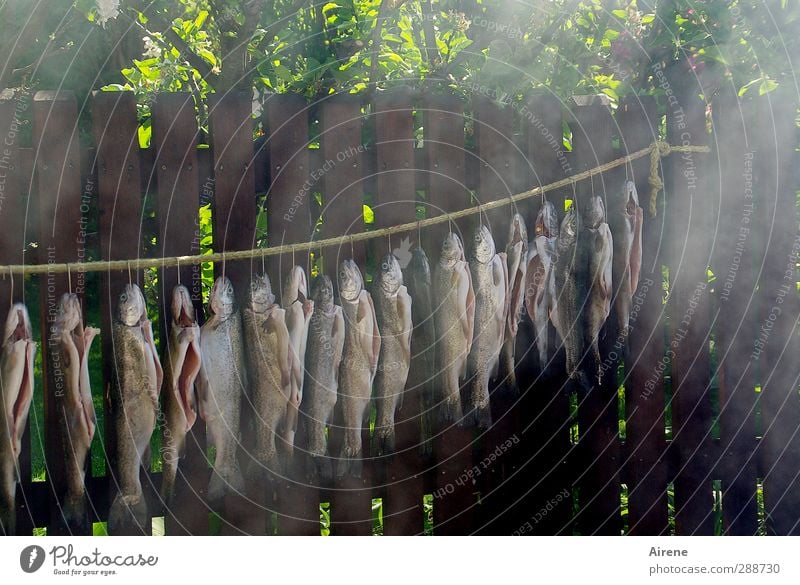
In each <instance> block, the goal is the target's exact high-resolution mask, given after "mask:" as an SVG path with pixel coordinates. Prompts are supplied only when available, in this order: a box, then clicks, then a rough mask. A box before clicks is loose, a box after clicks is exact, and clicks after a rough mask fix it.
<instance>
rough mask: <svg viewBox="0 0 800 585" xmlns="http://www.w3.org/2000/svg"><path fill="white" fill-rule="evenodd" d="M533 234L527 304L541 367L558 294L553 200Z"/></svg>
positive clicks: (546, 355) (541, 211)
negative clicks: (555, 271) (554, 265)
mask: <svg viewBox="0 0 800 585" xmlns="http://www.w3.org/2000/svg"><path fill="white" fill-rule="evenodd" d="M534 234H535V235H534V238H533V240H532V241H531V243H530V246H529V248H528V258H527V264H528V270H527V272H526V275H525V279H526V284H525V308H526V310H527V313H528V316H529V317H530V319H531V321H532V322H533V327H534V331H535V333H536V350H537V354H538V357H539V368H540V369H541V370H544V369H545V368H546V367H547V364H548V363H549V361H550V357H551V355H550V353H551V350H550V340H549V322H550V313H551V309H552V306H553V303H554V298H555V282H554V278H553V263H554V261H555V256H556V238H557V237H558V222H557V216H556V210H555V207H554V206H553V204H552V203H550V202H549V201H544V202H543V203H542V206H541V207H540V208H539V213H538V214H537V216H536V223H535V224H534Z"/></svg>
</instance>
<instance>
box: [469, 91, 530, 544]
mask: <svg viewBox="0 0 800 585" xmlns="http://www.w3.org/2000/svg"><path fill="white" fill-rule="evenodd" d="M472 106H473V124H474V128H475V138H476V152H475V157H476V159H475V161H474V162H473V163H472V164H478V165H479V172H478V176H479V183H478V185H479V187H478V190H477V191H478V192H477V197H478V200H479V201H481V202H487V201H494V200H497V199H503V198H504V197H507V196H509V195H512V194H513V193H514V190H515V174H516V172H517V169H516V168H515V167H512V161H515V160H516V158H515V156H514V155H515V152H514V151H515V145H514V115H513V114H514V112H513V110H512V109H511V107H510V106H507V107H501V106H499V105H498V104H497V103H496V102H494V101H492V100H490V99H488V98H486V97H483V96H477V97H476V98H475V99H474V100H473V104H472ZM515 211H516V208H515V207H514V206H507V207H502V208H498V209H494V210H491V211H489V212H488V213H486V216H485V217H484V218H483V219H484V221H486V222H487V225H488V226H489V228H490V229H491V232H492V236H493V238H494V241H495V246H496V248H497V251H498V252H504V251H505V249H506V245H507V243H508V226H509V224H510V218H511V216H512V214H513V213H514V212H515ZM527 221H528V220H527V218H526V223H527ZM503 365H504V364H503V363H502V360H501V364H500V366H501V367H500V370H499V375H498V377H497V379H496V380H493V381H492V382H491V386H490V391H491V392H490V394H491V409H492V427H491V428H490V429H489V431H488V432H487V433H486V434H484V435H483V437H482V439H483V440H482V442H481V449H482V453H481V461H485V460H486V458H487V457H488V458H489V460H493V459H492V453H494V452H495V450H496V449H501V451H500V452H501V453H502V456H501V457H498V458H497V459H496V460H493V463H491V465H488V466H487V467H486V469H483V470H482V472H481V475H480V479H479V480H478V481H479V489H480V492H481V506H480V508H479V513H480V519H479V521H478V526H476V527H475V528H476V529H477V530H480V531H481V532H484V533H494V534H508V533H509V532H510V531H511V530H513V529H514V528H515V527H516V524H518V520H519V514H520V512H521V510H519V509H515V508H514V507H513V506H511V504H512V503H514V502H515V501H516V500H517V499H518V498H517V492H516V491H514V489H515V488H519V487H521V485H520V484H521V483H522V482H520V480H521V479H522V478H521V477H520V476H516V477H515V478H514V479H513V480H512V479H510V478H511V477H512V475H513V472H514V468H515V463H516V459H517V457H518V455H519V449H518V445H519V442H518V441H517V443H516V445H515V446H512V447H510V448H508V447H507V446H506V441H509V440H511V441H512V443H511V444H513V440H512V437H516V438H517V439H519V437H518V436H517V430H518V429H517V423H518V418H517V417H518V414H519V411H518V410H516V409H515V408H514V406H515V405H516V404H517V399H518V393H517V391H518V389H517V388H516V387H511V385H510V380H509V379H507V376H508V375H509V372H507V371H506V370H505V368H504V367H503ZM507 524H509V525H507Z"/></svg>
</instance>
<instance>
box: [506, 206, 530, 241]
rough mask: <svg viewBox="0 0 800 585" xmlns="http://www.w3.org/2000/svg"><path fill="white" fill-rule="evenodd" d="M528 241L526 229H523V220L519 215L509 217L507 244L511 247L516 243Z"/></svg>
mask: <svg viewBox="0 0 800 585" xmlns="http://www.w3.org/2000/svg"><path fill="white" fill-rule="evenodd" d="M527 241H528V228H527V227H525V219H524V218H523V217H522V215H520V214H519V213H515V214H514V215H513V216H512V217H511V226H510V227H509V229H508V243H509V245H511V246H513V245H514V244H516V243H517V242H526V243H527Z"/></svg>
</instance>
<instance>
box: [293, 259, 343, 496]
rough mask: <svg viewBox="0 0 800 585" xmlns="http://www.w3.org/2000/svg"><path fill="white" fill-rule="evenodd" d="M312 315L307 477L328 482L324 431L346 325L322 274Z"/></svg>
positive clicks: (306, 405)
mask: <svg viewBox="0 0 800 585" xmlns="http://www.w3.org/2000/svg"><path fill="white" fill-rule="evenodd" d="M311 298H312V299H313V301H314V314H313V315H312V316H311V325H310V328H309V334H308V348H307V349H306V363H307V364H308V365H307V367H308V371H307V372H306V377H305V382H304V385H305V388H304V390H303V402H302V404H301V407H300V408H301V410H302V412H303V415H304V416H303V419H302V420H303V421H304V423H303V424H304V427H305V436H306V442H307V449H308V454H309V462H308V463H309V465H308V468H307V474H308V476H309V477H310V478H313V477H315V476H316V477H318V478H319V479H321V480H324V481H328V480H329V479H331V477H332V475H333V474H332V470H331V466H330V459H328V457H327V456H328V438H327V434H326V429H327V428H328V425H329V424H330V423H331V419H332V417H333V408H334V406H335V405H336V395H337V392H338V390H339V366H340V365H341V363H342V351H343V350H344V336H345V324H344V314H343V313H342V307H340V306H339V305H337V304H335V303H334V298H333V283H332V282H331V279H330V278H329V277H328V276H326V275H324V274H322V275H320V276H318V277H317V279H316V280H315V281H314V286H313V287H312V290H311Z"/></svg>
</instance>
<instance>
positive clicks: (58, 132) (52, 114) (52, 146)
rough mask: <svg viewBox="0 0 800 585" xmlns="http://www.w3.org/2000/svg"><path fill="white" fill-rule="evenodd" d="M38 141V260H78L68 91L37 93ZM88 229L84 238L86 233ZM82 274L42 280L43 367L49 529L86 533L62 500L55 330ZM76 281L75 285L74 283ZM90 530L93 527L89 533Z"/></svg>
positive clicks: (73, 114)
mask: <svg viewBox="0 0 800 585" xmlns="http://www.w3.org/2000/svg"><path fill="white" fill-rule="evenodd" d="M33 144H34V148H35V152H36V173H37V179H38V197H37V200H38V213H39V254H38V262H39V263H40V264H46V263H47V262H75V261H77V260H78V259H79V257H82V256H83V254H84V245H85V244H84V242H85V240H86V238H85V227H86V223H85V221H86V218H85V216H84V215H83V214H82V213H81V203H82V193H81V177H80V149H79V144H78V109H77V104H76V101H75V96H74V95H73V94H71V93H69V92H60V93H56V92H49V91H48V92H46V91H40V92H37V93H36V95H35V96H34V103H33ZM81 231H83V236H82V235H81ZM82 277H83V275H82V274H81V273H78V272H77V270H76V272H75V273H74V274H71V278H70V275H68V274H48V275H46V276H45V277H43V278H42V277H40V279H39V283H40V285H39V290H40V291H41V294H40V306H41V316H42V319H41V323H42V340H41V343H42V345H41V347H42V369H43V370H44V371H45V372H46V373H45V375H44V389H43V391H44V399H45V400H44V409H45V458H46V465H47V480H48V483H49V487H50V490H49V493H50V522H49V524H48V527H47V533H48V534H50V535H53V534H75V533H76V532H79V533H80V532H83V533H86V532H87V531H88V527H87V526H86V525H82V526H78V525H75V526H73V525H67V522H66V521H65V519H64V517H63V515H62V513H61V506H60V502H59V498H60V497H61V496H62V495H63V493H64V489H65V480H66V478H65V469H64V464H63V463H64V460H65V458H66V457H67V453H68V452H67V450H66V449H67V446H66V445H64V444H62V443H61V442H60V437H59V433H58V430H57V429H58V415H57V412H58V409H59V408H60V406H59V401H60V399H62V398H63V396H64V393H63V391H60V390H59V389H60V388H63V385H64V383H65V382H64V379H63V376H59V375H57V372H56V371H55V370H56V368H57V365H58V364H57V359H58V358H54V357H53V356H54V351H53V350H54V347H51V341H50V332H51V328H52V326H53V323H54V320H55V316H56V313H57V308H58V301H59V297H60V296H61V295H62V294H63V293H65V292H68V291H69V290H70V288H71V289H72V291H73V292H75V293H77V294H78V295H79V296H80V297H81V299H83V292H84V291H83V278H82ZM70 280H71V287H70ZM88 533H91V531H88Z"/></svg>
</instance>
